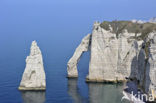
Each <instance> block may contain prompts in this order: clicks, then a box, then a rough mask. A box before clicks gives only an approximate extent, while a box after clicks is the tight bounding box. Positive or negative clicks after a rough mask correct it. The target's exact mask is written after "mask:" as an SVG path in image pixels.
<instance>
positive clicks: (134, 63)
mask: <svg viewBox="0 0 156 103" xmlns="http://www.w3.org/2000/svg"><path fill="white" fill-rule="evenodd" d="M154 30H156V25H155V24H154V23H138V22H132V21H112V22H109V21H104V22H103V23H98V22H95V23H94V26H93V31H92V33H91V35H90V37H88V36H87V44H86V43H83V45H85V47H87V49H85V50H84V48H81V46H82V43H81V44H80V46H79V47H78V48H77V49H76V51H75V53H74V55H73V57H72V58H71V59H70V60H69V62H68V76H69V77H77V76H78V72H77V63H78V60H79V59H80V56H81V54H82V52H84V51H87V50H88V46H89V45H90V54H91V55H90V64H89V74H88V76H87V79H86V81H88V82H121V81H125V80H126V79H125V78H126V77H127V78H130V79H133V80H138V82H139V85H140V86H142V87H144V88H148V87H145V83H146V81H145V80H146V79H147V78H150V76H149V75H152V74H149V73H150V71H148V70H152V69H147V68H149V66H148V64H149V65H150V68H154V67H151V65H154V64H152V62H151V60H153V59H150V58H149V60H148V57H150V55H151V53H150V52H147V51H148V50H147V48H148V45H149V42H150V41H151V39H153V35H154V33H153V31H154ZM148 35H149V36H148ZM147 36H148V38H147ZM85 38H86V37H85ZM88 38H90V39H88ZM82 41H83V40H82ZM88 42H90V43H89V44H88ZM151 45H152V44H151ZM82 47H83V46H82ZM154 48H155V47H154V45H152V47H151V49H150V50H149V51H152V50H153V49H154ZM153 51H154V50H153ZM153 51H152V53H153ZM77 52H78V53H77ZM149 53H150V55H149V56H148V54H149ZM152 55H153V54H152ZM147 61H149V62H147ZM147 75H148V76H147ZM148 80H149V79H147V81H148Z"/></svg>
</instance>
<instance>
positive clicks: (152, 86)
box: [143, 32, 156, 98]
mask: <svg viewBox="0 0 156 103" xmlns="http://www.w3.org/2000/svg"><path fill="white" fill-rule="evenodd" d="M149 42H150V46H149V47H148V52H149V54H148V59H147V63H146V67H145V68H146V69H145V74H144V77H145V80H144V84H143V87H144V89H145V92H146V93H151V94H152V95H153V96H154V97H155V98H156V32H153V33H151V34H150V35H149Z"/></svg>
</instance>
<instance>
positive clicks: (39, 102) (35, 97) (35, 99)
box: [21, 91, 45, 103]
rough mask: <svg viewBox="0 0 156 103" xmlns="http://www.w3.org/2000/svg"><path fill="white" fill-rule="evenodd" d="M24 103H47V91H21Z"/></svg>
mask: <svg viewBox="0 0 156 103" xmlns="http://www.w3.org/2000/svg"><path fill="white" fill-rule="evenodd" d="M21 95H22V99H23V103H45V91H21Z"/></svg>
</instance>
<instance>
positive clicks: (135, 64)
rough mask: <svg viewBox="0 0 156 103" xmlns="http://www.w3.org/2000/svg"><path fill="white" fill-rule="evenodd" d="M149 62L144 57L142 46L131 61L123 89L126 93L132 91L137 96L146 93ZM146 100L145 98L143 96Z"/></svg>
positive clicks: (148, 85)
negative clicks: (129, 71)
mask: <svg viewBox="0 0 156 103" xmlns="http://www.w3.org/2000/svg"><path fill="white" fill-rule="evenodd" d="M149 72H150V64H149V62H148V59H146V58H145V53H144V48H143V47H142V49H141V50H140V52H139V54H138V57H137V56H135V57H134V58H133V60H132V63H131V73H130V76H129V79H128V81H127V83H126V86H127V88H125V89H124V91H126V92H127V93H130V94H131V93H132V92H133V95H135V96H136V97H137V98H138V97H139V96H140V95H143V94H144V93H147V91H148V89H149V87H150V82H151V80H150V77H149ZM143 101H144V102H147V100H146V98H145V97H144V98H143Z"/></svg>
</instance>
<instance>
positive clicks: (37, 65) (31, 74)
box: [19, 41, 46, 90]
mask: <svg viewBox="0 0 156 103" xmlns="http://www.w3.org/2000/svg"><path fill="white" fill-rule="evenodd" d="M45 89H46V76H45V71H44V66H43V59H42V53H41V51H40V48H39V47H38V46H37V43H36V41H33V42H32V45H31V49H30V55H29V56H28V57H27V58H26V67H25V70H24V73H23V77H22V80H21V83H20V86H19V90H45Z"/></svg>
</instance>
